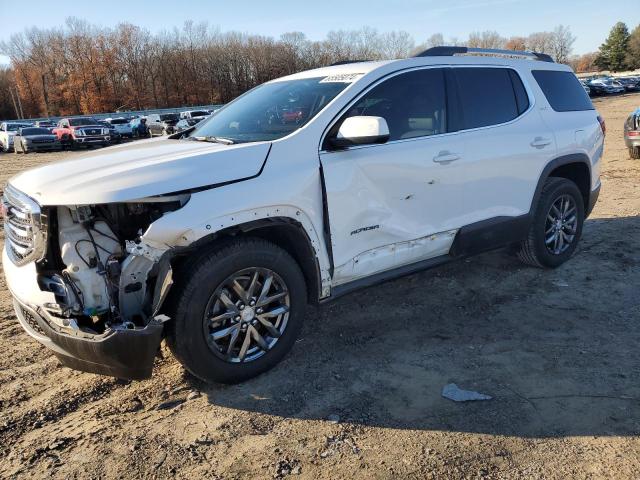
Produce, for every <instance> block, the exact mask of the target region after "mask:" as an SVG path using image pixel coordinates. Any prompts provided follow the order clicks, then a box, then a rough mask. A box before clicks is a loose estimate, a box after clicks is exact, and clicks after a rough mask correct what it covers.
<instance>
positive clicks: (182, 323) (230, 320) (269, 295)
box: [167, 238, 306, 383]
mask: <svg viewBox="0 0 640 480" xmlns="http://www.w3.org/2000/svg"><path fill="white" fill-rule="evenodd" d="M179 278H180V279H181V280H182V282H183V285H182V287H181V288H180V290H178V291H177V292H174V293H173V300H172V305H173V308H172V309H171V310H172V311H171V312H170V313H171V314H172V315H171V316H172V318H173V321H172V322H171V324H170V325H169V328H168V336H167V341H168V344H169V348H170V349H171V351H172V352H173V353H174V355H175V356H176V357H177V358H178V360H179V361H180V362H181V363H182V364H183V365H184V366H185V367H186V368H187V370H189V371H190V372H191V373H192V374H193V375H195V376H196V377H198V378H200V379H202V380H204V381H208V382H220V383H237V382H241V381H244V380H247V379H249V378H252V377H255V376H257V375H259V374H261V373H263V372H265V371H267V370H269V369H270V368H272V367H273V366H274V365H276V364H277V363H278V362H279V361H280V360H281V359H282V358H283V357H284V356H285V355H286V354H287V352H288V351H289V350H290V349H291V347H292V346H293V344H294V342H295V340H296V338H297V336H298V333H299V332H300V329H301V327H302V323H303V319H304V310H305V306H306V287H305V280H304V276H303V275H302V272H301V271H300V267H299V266H298V264H297V263H296V262H295V260H294V259H293V258H292V257H291V256H290V255H289V254H288V253H287V252H286V251H284V250H283V249H281V248H280V247H278V246H277V245H275V244H273V243H270V242H267V241H265V240H262V239H257V238H255V239H253V238H252V239H240V240H233V241H228V242H225V243H222V244H220V245H219V246H218V247H217V248H215V249H214V250H210V251H209V252H205V253H204V254H202V255H201V256H199V257H198V258H195V259H193V260H191V261H190V262H188V263H187V265H185V267H184V268H183V271H182V272H181V275H179Z"/></svg>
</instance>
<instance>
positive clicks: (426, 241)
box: [334, 230, 458, 285]
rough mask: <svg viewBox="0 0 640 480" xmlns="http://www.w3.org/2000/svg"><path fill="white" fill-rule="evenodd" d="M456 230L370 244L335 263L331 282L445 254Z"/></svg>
mask: <svg viewBox="0 0 640 480" xmlns="http://www.w3.org/2000/svg"><path fill="white" fill-rule="evenodd" d="M457 232H458V230H450V231H448V232H443V233H436V234H433V235H429V236H426V237H421V238H417V239H415V240H408V241H405V242H399V243H393V244H390V245H385V246H383V247H378V248H373V249H371V250H368V251H366V252H363V253H361V254H360V255H357V256H356V257H354V258H353V259H351V260H350V261H348V262H347V263H345V264H343V265H340V266H338V267H336V269H335V271H334V285H340V284H343V283H347V282H350V281H353V280H356V279H358V278H361V277H365V276H369V275H373V274H376V273H380V272H384V271H387V270H391V269H393V268H398V267H402V266H404V265H409V264H411V263H416V262H420V261H422V260H427V259H429V258H433V257H438V256H440V255H446V254H447V253H449V250H450V248H451V245H452V243H453V241H454V239H455V236H456V233H457Z"/></svg>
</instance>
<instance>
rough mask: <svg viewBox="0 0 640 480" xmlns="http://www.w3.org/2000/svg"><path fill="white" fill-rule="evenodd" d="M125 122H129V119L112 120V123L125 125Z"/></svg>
mask: <svg viewBox="0 0 640 480" xmlns="http://www.w3.org/2000/svg"><path fill="white" fill-rule="evenodd" d="M125 123H129V120H127V119H125V118H114V119H112V120H111V125H124V124H125Z"/></svg>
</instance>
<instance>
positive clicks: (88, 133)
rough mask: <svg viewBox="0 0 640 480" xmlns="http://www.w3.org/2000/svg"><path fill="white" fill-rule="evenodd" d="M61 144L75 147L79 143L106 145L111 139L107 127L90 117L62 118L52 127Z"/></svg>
mask: <svg viewBox="0 0 640 480" xmlns="http://www.w3.org/2000/svg"><path fill="white" fill-rule="evenodd" d="M53 133H55V134H56V136H57V137H58V139H59V140H60V142H61V143H62V144H63V145H67V146H70V147H76V146H79V145H86V146H92V145H100V146H103V147H106V146H107V145H109V142H110V140H111V136H110V131H109V128H107V127H105V126H104V125H101V124H100V122H99V121H98V120H96V119H95V118H92V117H69V118H62V119H60V121H59V122H58V126H57V127H56V128H54V129H53Z"/></svg>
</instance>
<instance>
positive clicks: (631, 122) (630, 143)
mask: <svg viewBox="0 0 640 480" xmlns="http://www.w3.org/2000/svg"><path fill="white" fill-rule="evenodd" d="M624 143H625V145H626V146H627V148H628V149H629V155H630V156H631V158H634V159H640V108H638V109H637V110H636V111H635V112H633V113H632V114H631V115H629V117H628V118H627V120H626V122H624Z"/></svg>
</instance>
